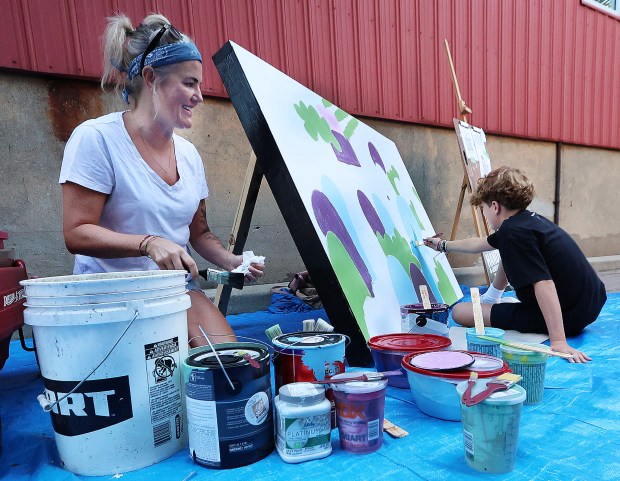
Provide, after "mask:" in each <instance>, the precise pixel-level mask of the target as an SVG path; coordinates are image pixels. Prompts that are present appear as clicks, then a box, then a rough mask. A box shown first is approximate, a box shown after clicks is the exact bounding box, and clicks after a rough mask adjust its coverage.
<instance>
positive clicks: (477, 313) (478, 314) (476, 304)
mask: <svg viewBox="0 0 620 481" xmlns="http://www.w3.org/2000/svg"><path fill="white" fill-rule="evenodd" d="M471 302H472V305H473V308H474V326H476V334H483V335H484V320H483V319H482V306H481V305H480V291H478V288H477V287H472V288H471Z"/></svg>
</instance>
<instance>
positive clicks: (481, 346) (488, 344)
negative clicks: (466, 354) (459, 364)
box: [465, 327, 505, 357]
mask: <svg viewBox="0 0 620 481" xmlns="http://www.w3.org/2000/svg"><path fill="white" fill-rule="evenodd" d="M504 334H505V331H504V330H503V329H499V328H497V327H485V328H484V335H485V336H491V337H497V338H498V339H503V338H504ZM465 336H466V337H467V350H468V351H474V352H480V353H482V354H488V355H489V356H495V357H501V356H502V352H501V351H500V344H499V343H498V342H494V341H487V340H486V339H480V338H479V337H477V336H476V328H475V327H469V328H467V329H466V330H465Z"/></svg>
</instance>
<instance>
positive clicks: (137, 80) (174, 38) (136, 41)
mask: <svg viewBox="0 0 620 481" xmlns="http://www.w3.org/2000/svg"><path fill="white" fill-rule="evenodd" d="M107 20H108V25H107V27H106V30H105V34H104V42H103V75H102V76H101V88H102V89H103V90H107V88H108V87H110V86H113V87H114V90H115V91H116V92H117V93H119V92H120V91H121V90H123V89H124V88H127V92H128V93H129V96H130V97H133V99H134V101H136V100H137V99H138V97H139V95H140V92H141V91H142V87H143V85H144V81H143V79H142V76H141V75H137V76H136V77H134V78H133V79H132V80H131V81H129V82H127V74H126V72H127V70H128V69H129V65H130V64H131V61H132V60H133V59H134V58H136V57H137V56H138V55H140V54H142V53H144V51H145V50H146V48H147V47H148V45H149V43H150V42H151V40H152V39H153V37H154V36H155V35H156V34H157V32H158V31H159V30H160V29H161V28H162V27H163V26H164V25H170V21H169V20H168V19H167V18H166V17H164V16H163V15H159V14H156V13H153V14H151V15H148V16H147V17H145V18H144V20H142V22H141V23H140V25H139V26H138V27H137V28H136V29H134V28H133V25H132V23H131V20H130V19H129V17H127V16H126V15H123V14H119V15H116V16H114V17H108V19H107ZM189 40H190V39H189V37H188V36H187V35H185V34H183V33H181V32H179V31H178V30H176V29H168V30H166V32H165V33H164V35H163V36H162V37H161V39H160V40H159V45H168V44H171V43H176V42H187V41H189ZM166 69H167V67H156V68H155V69H154V70H156V71H159V72H160V73H162V74H165V73H166Z"/></svg>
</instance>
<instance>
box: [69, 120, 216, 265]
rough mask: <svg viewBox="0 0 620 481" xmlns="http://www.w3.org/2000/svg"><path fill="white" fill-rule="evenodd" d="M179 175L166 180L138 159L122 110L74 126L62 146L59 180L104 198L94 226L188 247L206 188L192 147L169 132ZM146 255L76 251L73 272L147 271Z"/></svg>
mask: <svg viewBox="0 0 620 481" xmlns="http://www.w3.org/2000/svg"><path fill="white" fill-rule="evenodd" d="M173 139H174V150H175V155H176V159H177V169H178V173H179V180H178V181H177V182H176V183H175V184H174V185H172V186H171V185H168V184H167V183H166V182H164V181H163V180H162V178H161V177H159V175H157V173H155V171H153V170H152V169H151V168H150V167H149V165H148V164H147V163H146V162H145V161H144V160H143V159H142V157H141V156H140V154H139V152H138V150H137V149H136V146H135V145H134V143H133V142H132V140H131V137H129V133H128V132H127V129H126V128H125V124H124V122H123V112H114V113H111V114H108V115H104V116H103V117H99V118H97V119H92V120H88V121H86V122H84V123H83V124H81V125H79V126H78V127H77V128H76V129H75V130H74V131H73V133H72V134H71V137H70V138H69V141H68V142H67V145H66V147H65V153H64V157H63V161H62V167H61V170H60V179H59V183H61V184H62V183H65V182H74V183H76V184H79V185H81V186H83V187H86V188H87V189H91V190H94V191H97V192H101V193H103V194H107V195H108V198H107V200H106V202H105V205H104V207H103V212H102V213H101V220H100V222H99V225H100V226H102V227H105V228H107V229H110V230H112V231H115V232H122V233H125V234H144V235H147V234H153V235H159V236H161V237H164V238H166V239H168V240H171V241H172V242H175V243H177V244H179V245H180V246H183V247H185V248H186V249H188V251H189V248H188V243H189V225H190V223H191V222H192V219H193V217H194V214H195V213H196V210H197V209H198V204H199V202H200V200H201V199H205V198H206V197H207V196H208V194H209V190H208V187H207V182H206V180H205V172H204V166H203V163H202V159H201V158H200V154H199V153H198V151H197V150H196V147H194V145H193V144H192V143H191V142H189V141H188V140H185V139H184V138H182V137H180V136H178V135H176V134H173ZM152 269H158V267H157V265H156V264H155V263H154V262H153V261H152V260H151V259H149V258H148V257H123V258H114V259H102V258H98V257H90V256H84V255H79V254H78V255H76V256H75V266H74V269H73V272H74V274H89V273H99V272H118V271H126V270H152Z"/></svg>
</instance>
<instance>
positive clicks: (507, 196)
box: [469, 167, 534, 211]
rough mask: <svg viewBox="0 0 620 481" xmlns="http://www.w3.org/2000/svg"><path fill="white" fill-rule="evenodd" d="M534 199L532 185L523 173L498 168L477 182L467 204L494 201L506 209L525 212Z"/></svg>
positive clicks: (477, 204)
mask: <svg viewBox="0 0 620 481" xmlns="http://www.w3.org/2000/svg"><path fill="white" fill-rule="evenodd" d="M533 198H534V184H532V182H530V180H529V179H528V178H527V176H526V175H525V173H524V172H523V171H522V170H520V169H514V168H512V167H500V168H498V169H495V170H493V171H491V172H489V174H488V175H487V176H485V177H483V178H481V179H479V180H478V186H477V188H476V191H475V192H474V193H473V194H472V196H471V198H470V200H469V202H470V203H471V205H474V206H479V205H480V204H482V203H483V202H484V203H485V204H491V202H493V201H495V202H498V203H499V204H501V205H503V206H504V207H506V208H507V209H510V210H513V209H517V210H519V211H522V210H525V209H526V208H527V206H528V205H530V203H531V202H532V199H533Z"/></svg>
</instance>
